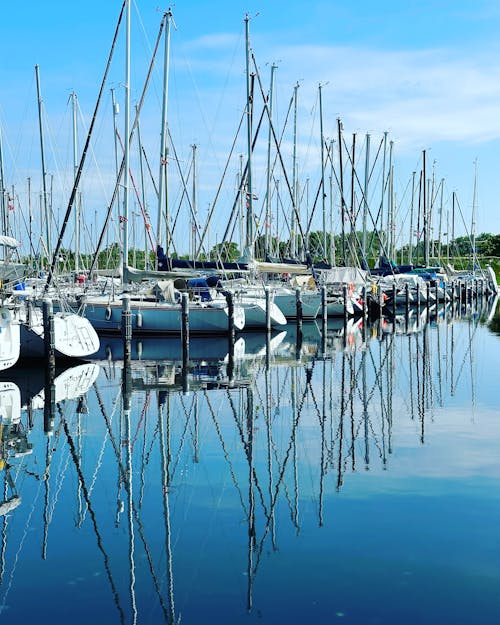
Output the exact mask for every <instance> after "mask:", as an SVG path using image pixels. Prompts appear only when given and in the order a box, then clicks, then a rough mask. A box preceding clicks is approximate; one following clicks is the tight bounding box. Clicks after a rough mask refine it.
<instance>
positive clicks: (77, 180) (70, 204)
mask: <svg viewBox="0 0 500 625" xmlns="http://www.w3.org/2000/svg"><path fill="white" fill-rule="evenodd" d="M125 5H126V0H124V2H123V4H122V8H121V10H120V15H119V18H118V23H117V25H116V29H115V34H114V37H113V42H112V44H111V50H110V53H109V56H108V62H107V64H106V69H105V70H104V76H103V78H102V81H101V87H100V89H99V95H98V97H97V102H96V105H95V109H94V114H93V116H92V121H91V122H90V127H89V132H88V133H87V138H86V140H85V146H84V148H83V152H82V156H81V158H80V163H79V165H78V170H77V172H76V175H75V181H74V183H73V189H72V191H71V195H70V198H69V202H68V207H67V209H66V214H65V216H64V221H63V224H62V226H61V229H60V231H59V238H58V240H57V244H56V247H55V250H54V253H53V255H52V261H51V263H50V267H49V272H48V275H47V282H46V284H45V292H46V293H47V291H48V290H49V287H50V283H51V282H52V278H53V276H54V270H55V267H56V263H57V258H58V256H59V251H60V249H61V245H62V239H63V236H64V233H65V231H66V227H67V225H68V223H69V218H70V215H71V211H72V209H73V204H74V201H75V197H76V192H77V189H78V185H79V183H80V178H81V175H82V170H83V165H84V163H85V158H86V156H87V150H88V147H89V144H90V138H91V136H92V132H93V129H94V125H95V121H96V117H97V112H98V110H99V106H100V103H101V98H102V94H103V92H104V86H105V84H106V81H107V78H108V74H109V70H110V67H111V59H112V58H113V54H114V50H115V46H116V42H117V39H118V33H119V30H120V24H121V21H122V18H123V13H124V9H125Z"/></svg>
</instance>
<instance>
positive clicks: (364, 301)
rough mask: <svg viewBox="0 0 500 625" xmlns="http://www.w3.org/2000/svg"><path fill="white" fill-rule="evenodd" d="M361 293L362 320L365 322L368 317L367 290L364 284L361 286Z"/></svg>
mask: <svg viewBox="0 0 500 625" xmlns="http://www.w3.org/2000/svg"><path fill="white" fill-rule="evenodd" d="M361 293H362V297H363V319H364V320H366V317H367V316H368V302H367V299H366V298H367V297H368V289H367V288H366V284H363V289H362V291H361Z"/></svg>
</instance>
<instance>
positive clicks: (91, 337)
mask: <svg viewBox="0 0 500 625" xmlns="http://www.w3.org/2000/svg"><path fill="white" fill-rule="evenodd" d="M16 312H17V313H18V314H19V324H20V329H21V357H22V358H43V357H44V356H45V344H44V327H43V315H42V311H41V310H40V309H39V308H36V307H32V308H31V309H30V312H29V314H27V312H26V310H25V309H24V308H23V309H19V310H17V311H16ZM98 349H99V337H98V336H97V333H96V331H95V330H94V328H93V327H92V325H91V324H90V323H89V321H88V320H87V319H85V318H83V317H81V316H80V315H77V314H74V313H64V312H55V313H54V351H55V355H56V357H63V358H87V357H89V356H91V355H92V354H95V352H96V351H97V350H98Z"/></svg>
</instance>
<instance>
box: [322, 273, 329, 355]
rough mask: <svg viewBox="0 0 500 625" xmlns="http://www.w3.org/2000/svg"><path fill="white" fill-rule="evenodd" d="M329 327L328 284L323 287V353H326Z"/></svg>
mask: <svg viewBox="0 0 500 625" xmlns="http://www.w3.org/2000/svg"><path fill="white" fill-rule="evenodd" d="M327 329H328V302H327V295H326V286H325V285H323V286H322V287H321V353H322V354H323V355H325V354H326V333H327V331H328V330H327Z"/></svg>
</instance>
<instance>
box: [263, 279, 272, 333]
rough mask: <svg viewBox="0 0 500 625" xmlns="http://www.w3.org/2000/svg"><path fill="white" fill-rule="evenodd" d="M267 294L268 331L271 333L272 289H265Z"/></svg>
mask: <svg viewBox="0 0 500 625" xmlns="http://www.w3.org/2000/svg"><path fill="white" fill-rule="evenodd" d="M264 289H265V293H266V331H267V332H271V289H270V287H268V286H266V287H264Z"/></svg>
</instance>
